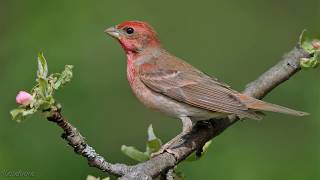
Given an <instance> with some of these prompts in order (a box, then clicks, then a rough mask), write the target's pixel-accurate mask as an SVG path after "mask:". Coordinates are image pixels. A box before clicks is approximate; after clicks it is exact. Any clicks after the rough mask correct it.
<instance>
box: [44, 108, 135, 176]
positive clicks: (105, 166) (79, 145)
mask: <svg viewBox="0 0 320 180" xmlns="http://www.w3.org/2000/svg"><path fill="white" fill-rule="evenodd" d="M48 120H49V121H51V122H54V123H56V124H57V125H58V126H60V127H61V128H62V129H63V131H64V133H63V134H62V136H61V137H62V138H63V139H65V140H66V141H68V144H69V145H70V146H71V147H73V149H74V152H76V153H77V154H79V155H81V156H83V157H85V158H87V160H88V164H89V166H92V167H96V168H98V169H100V170H102V171H105V172H108V173H110V174H113V175H115V176H122V175H124V174H126V173H127V172H129V169H130V168H129V167H128V166H127V165H124V164H111V163H108V162H107V161H106V160H105V159H104V158H103V157H102V156H100V155H99V154H97V153H96V151H95V150H94V149H93V148H92V147H91V146H89V145H88V144H87V143H86V141H85V139H84V137H83V136H82V135H81V134H80V132H79V131H78V130H77V129H76V128H75V127H73V126H72V125H71V124H70V123H69V122H68V121H67V120H66V119H65V118H64V117H63V116H62V115H61V112H60V109H59V110H57V111H55V112H54V113H53V114H52V116H51V117H48Z"/></svg>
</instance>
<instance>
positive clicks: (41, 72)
mask: <svg viewBox="0 0 320 180" xmlns="http://www.w3.org/2000/svg"><path fill="white" fill-rule="evenodd" d="M37 76H38V77H39V78H43V79H46V78H47V76H48V65H47V61H46V59H45V58H44V56H43V53H42V52H40V53H39V54H38V71H37Z"/></svg>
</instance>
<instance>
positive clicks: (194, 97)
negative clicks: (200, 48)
mask: <svg viewBox="0 0 320 180" xmlns="http://www.w3.org/2000/svg"><path fill="white" fill-rule="evenodd" d="M139 75H140V79H141V81H142V82H143V83H144V84H145V85H146V86H147V87H149V88H150V89H152V90H153V91H156V92H158V93H161V94H163V95H166V96H168V97H170V98H172V99H174V100H176V101H179V102H183V103H186V104H189V105H192V106H195V107H199V108H203V109H206V110H210V111H214V112H222V113H227V114H236V115H239V116H243V117H249V118H253V119H258V118H259V116H258V115H257V114H256V113H255V112H253V111H251V110H249V109H248V108H247V107H246V105H245V104H243V103H242V102H241V101H240V100H239V99H238V98H237V97H236V96H235V95H234V94H235V93H237V92H236V91H234V90H232V89H230V88H229V87H228V86H227V85H225V84H222V83H219V82H217V81H216V80H214V79H212V78H210V77H208V76H206V75H205V74H201V73H199V72H198V71H183V70H168V69H159V68H144V69H143V70H141V71H139Z"/></svg>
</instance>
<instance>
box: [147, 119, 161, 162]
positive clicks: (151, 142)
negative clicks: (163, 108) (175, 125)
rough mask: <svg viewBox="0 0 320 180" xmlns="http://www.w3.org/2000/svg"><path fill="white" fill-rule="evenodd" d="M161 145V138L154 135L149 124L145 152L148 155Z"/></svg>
mask: <svg viewBox="0 0 320 180" xmlns="http://www.w3.org/2000/svg"><path fill="white" fill-rule="evenodd" d="M161 146H162V142H161V139H159V138H157V136H156V135H155V133H154V131H153V128H152V124H150V125H149V127H148V141H147V148H146V154H148V155H149V156H150V155H151V154H152V153H154V152H157V151H159V150H160V148H161Z"/></svg>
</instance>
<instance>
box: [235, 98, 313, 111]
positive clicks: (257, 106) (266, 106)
mask: <svg viewBox="0 0 320 180" xmlns="http://www.w3.org/2000/svg"><path fill="white" fill-rule="evenodd" d="M239 99H240V100H241V101H242V102H243V103H244V104H245V105H246V106H247V107H248V108H249V109H253V110H261V111H271V112H276V113H282V114H288V115H293V116H306V115H309V113H306V112H302V111H296V110H293V109H290V108H286V107H283V106H279V105H276V104H271V103H268V102H264V101H261V100H258V99H255V98H253V97H249V96H245V95H242V94H241V95H239Z"/></svg>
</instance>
